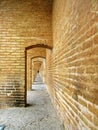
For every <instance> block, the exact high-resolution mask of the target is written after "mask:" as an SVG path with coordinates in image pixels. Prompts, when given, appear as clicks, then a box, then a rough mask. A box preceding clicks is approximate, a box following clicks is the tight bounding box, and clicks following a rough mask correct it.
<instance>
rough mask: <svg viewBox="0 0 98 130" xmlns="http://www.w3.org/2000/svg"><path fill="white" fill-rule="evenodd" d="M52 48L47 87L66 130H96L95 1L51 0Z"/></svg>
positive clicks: (97, 23) (97, 54)
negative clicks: (52, 0)
mask: <svg viewBox="0 0 98 130" xmlns="http://www.w3.org/2000/svg"><path fill="white" fill-rule="evenodd" d="M53 47H54V48H53V51H52V52H51V53H49V52H47V61H46V63H47V84H48V90H49V92H50V94H51V96H52V99H53V103H54V104H55V106H56V109H57V111H58V113H60V117H61V118H62V120H63V122H64V125H65V128H66V130H80V129H83V130H89V129H90V130H97V129H98V1H97V0H62V1H61V0H54V2H53Z"/></svg>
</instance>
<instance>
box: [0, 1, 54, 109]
mask: <svg viewBox="0 0 98 130" xmlns="http://www.w3.org/2000/svg"><path fill="white" fill-rule="evenodd" d="M51 5H52V1H51V0H47V1H43V0H3V1H0V108H1V107H7V106H24V105H25V47H28V46H31V45H34V44H45V45H48V46H52V42H51V41H52V40H51V39H52V38H51V10H52V8H51V7H52V6H51Z"/></svg>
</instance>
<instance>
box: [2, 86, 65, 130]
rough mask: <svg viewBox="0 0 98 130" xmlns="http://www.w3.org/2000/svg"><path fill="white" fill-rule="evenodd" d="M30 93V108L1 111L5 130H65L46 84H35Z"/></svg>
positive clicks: (28, 97)
mask: <svg viewBox="0 0 98 130" xmlns="http://www.w3.org/2000/svg"><path fill="white" fill-rule="evenodd" d="M32 88H33V89H32V91H29V92H28V96H27V99H28V104H29V105H28V107H26V108H8V109H1V110H0V125H5V126H6V127H5V129H4V130H64V128H63V125H62V124H61V123H60V120H59V119H58V117H57V115H56V113H55V111H54V108H53V105H52V104H51V101H50V97H49V95H48V93H47V90H46V89H45V85H44V84H41V85H40V84H38V85H37V84H35V85H34V86H33V87H32Z"/></svg>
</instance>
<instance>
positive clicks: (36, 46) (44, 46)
mask: <svg viewBox="0 0 98 130" xmlns="http://www.w3.org/2000/svg"><path fill="white" fill-rule="evenodd" d="M32 48H45V49H49V50H52V47H51V46H48V45H45V44H36V45H31V46H28V47H26V48H25V106H27V50H29V49H32ZM37 57H40V58H45V57H43V56H35V57H32V58H37Z"/></svg>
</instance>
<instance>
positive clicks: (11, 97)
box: [1, 76, 24, 107]
mask: <svg viewBox="0 0 98 130" xmlns="http://www.w3.org/2000/svg"><path fill="white" fill-rule="evenodd" d="M23 90H24V87H23V84H22V83H21V82H20V79H19V77H18V78H17V77H15V76H8V77H7V78H6V80H5V82H3V83H2V89H1V93H2V94H1V96H2V97H1V98H2V101H1V106H2V105H3V106H8V107H13V106H15V107H19V106H22V105H23V104H24V101H23V99H22V97H23V95H24V93H23V92H24V91H23ZM20 97H21V98H20Z"/></svg>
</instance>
